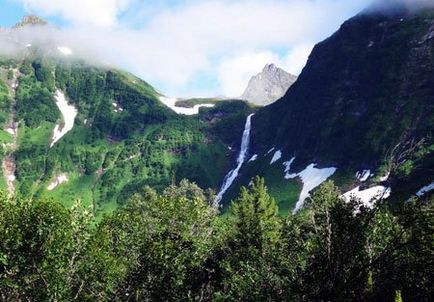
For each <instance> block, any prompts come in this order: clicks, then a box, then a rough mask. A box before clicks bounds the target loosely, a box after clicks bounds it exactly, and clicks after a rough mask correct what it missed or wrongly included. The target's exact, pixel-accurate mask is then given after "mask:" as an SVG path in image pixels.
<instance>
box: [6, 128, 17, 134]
mask: <svg viewBox="0 0 434 302" xmlns="http://www.w3.org/2000/svg"><path fill="white" fill-rule="evenodd" d="M6 132H7V133H9V134H10V135H15V130H14V129H12V128H7V129H6Z"/></svg>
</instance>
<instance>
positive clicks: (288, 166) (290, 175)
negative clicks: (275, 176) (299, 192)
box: [283, 157, 297, 179]
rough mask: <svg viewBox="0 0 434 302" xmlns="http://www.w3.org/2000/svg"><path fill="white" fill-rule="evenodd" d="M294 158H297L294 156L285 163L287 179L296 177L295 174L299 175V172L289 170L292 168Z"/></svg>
mask: <svg viewBox="0 0 434 302" xmlns="http://www.w3.org/2000/svg"><path fill="white" fill-rule="evenodd" d="M294 160H295V157H293V158H291V159H290V160H289V161H286V162H284V163H283V166H284V167H285V171H284V172H285V179H291V178H294V177H296V176H294V175H297V174H289V171H290V170H291V165H292V163H293V162H294Z"/></svg>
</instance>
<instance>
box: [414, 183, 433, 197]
mask: <svg viewBox="0 0 434 302" xmlns="http://www.w3.org/2000/svg"><path fill="white" fill-rule="evenodd" d="M432 190H434V182H433V183H431V184H429V185H427V186H425V187H423V188H421V189H420V190H419V191H417V193H416V195H417V197H422V196H423V195H425V194H426V193H428V192H430V191H432Z"/></svg>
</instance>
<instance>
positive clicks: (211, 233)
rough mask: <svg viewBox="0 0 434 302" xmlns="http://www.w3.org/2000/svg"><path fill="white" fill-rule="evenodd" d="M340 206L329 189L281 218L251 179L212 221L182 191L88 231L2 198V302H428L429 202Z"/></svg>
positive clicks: (191, 194)
mask: <svg viewBox="0 0 434 302" xmlns="http://www.w3.org/2000/svg"><path fill="white" fill-rule="evenodd" d="M339 196H340V192H339V191H338V189H337V188H336V187H335V186H334V185H333V183H331V182H326V183H324V184H323V185H322V186H321V187H320V188H319V190H317V191H316V192H315V193H314V194H313V196H312V198H311V200H309V202H308V203H307V204H306V206H305V208H304V209H303V210H302V211H301V212H299V213H298V214H297V215H295V216H291V215H289V216H286V217H282V216H279V215H277V213H278V207H277V205H276V203H275V201H274V199H273V198H271V197H270V196H269V194H268V193H267V189H266V187H265V184H264V180H263V179H261V178H255V179H254V180H253V184H252V186H251V188H250V189H246V188H242V189H241V193H240V195H239V196H238V197H237V199H236V200H235V201H234V203H233V204H232V205H231V208H230V214H229V215H225V216H219V215H218V210H217V208H215V207H214V206H212V201H213V195H212V194H211V193H209V192H205V191H203V190H201V189H200V188H199V187H198V186H196V185H195V184H192V183H190V182H188V181H182V182H181V183H180V184H179V185H178V186H175V185H171V186H169V187H167V188H166V189H164V190H163V191H162V193H161V194H158V193H157V192H155V191H154V190H152V189H150V188H149V187H145V188H143V189H142V190H140V192H139V193H137V194H135V195H134V196H133V197H131V198H130V199H129V201H128V202H126V203H125V206H124V207H122V208H118V209H117V210H115V211H114V212H113V213H112V214H108V215H105V216H104V217H103V218H102V219H101V220H100V221H99V223H97V224H94V219H93V217H92V212H91V211H89V210H87V209H86V208H85V207H83V205H82V204H81V203H76V204H74V205H73V206H72V207H71V208H70V209H67V208H65V207H63V206H61V205H60V204H59V203H58V202H55V201H52V200H49V199H48V200H47V199H45V198H43V199H39V200H29V199H20V198H18V199H17V198H12V199H11V198H8V197H6V195H5V194H4V193H0V238H2V240H1V241H0V295H1V299H2V301H74V300H77V301H354V300H361V301H393V300H395V301H430V298H431V297H432V295H433V294H434V288H433V284H432V282H431V281H432V279H433V277H434V276H433V272H434V270H433V269H434V263H433V259H432V254H433V252H434V250H433V245H432V240H433V237H432V233H433V229H432V227H433V225H432V222H433V219H434V216H433V213H434V212H433V210H434V208H433V206H434V200H433V198H432V197H431V199H430V200H428V199H427V200H426V201H425V202H420V201H418V202H417V201H412V202H407V203H403V204H400V205H399V206H397V207H395V208H393V209H390V208H388V207H387V206H386V205H385V204H381V203H380V204H379V205H378V207H376V208H375V209H367V208H364V207H363V206H362V207H360V204H359V202H358V201H357V200H352V201H351V202H350V203H345V202H344V201H343V200H342V199H341V198H340V197H339ZM356 208H357V209H359V210H358V211H357V212H355V209H356Z"/></svg>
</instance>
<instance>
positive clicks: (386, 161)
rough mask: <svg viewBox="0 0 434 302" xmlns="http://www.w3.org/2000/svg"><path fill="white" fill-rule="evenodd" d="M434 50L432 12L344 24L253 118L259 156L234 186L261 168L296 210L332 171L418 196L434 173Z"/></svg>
mask: <svg viewBox="0 0 434 302" xmlns="http://www.w3.org/2000/svg"><path fill="white" fill-rule="evenodd" d="M433 57H434V10H423V11H418V12H417V13H414V12H413V13H410V12H408V11H406V10H404V9H399V10H398V9H396V10H395V11H394V12H393V13H382V12H379V11H376V12H372V11H370V12H369V13H368V12H365V13H361V14H360V15H358V16H356V17H354V18H352V19H351V20H349V21H347V22H345V23H344V24H343V25H342V27H341V28H340V29H339V31H338V32H336V33H335V34H334V35H333V36H331V37H330V38H329V39H327V40H325V41H323V42H321V43H319V44H318V45H317V46H316V47H315V49H314V50H313V52H312V54H311V55H310V58H309V61H308V63H307V65H306V67H305V68H304V70H303V72H302V73H301V75H300V76H299V78H298V80H297V82H296V83H295V84H294V85H293V86H292V87H291V88H290V89H289V90H288V92H287V93H286V95H285V96H284V97H283V98H282V99H280V100H279V101H277V102H275V103H274V104H271V105H270V106H268V107H265V108H263V109H261V110H260V111H259V112H258V113H257V114H256V115H255V116H254V117H253V119H252V135H251V136H252V139H251V146H250V150H251V151H250V155H251V156H252V155H254V154H255V155H256V156H255V158H254V159H255V160H252V161H250V162H247V163H245V165H244V167H243V169H242V170H241V177H240V178H239V179H238V181H237V183H236V184H235V185H234V188H233V191H236V190H237V188H238V187H239V186H240V185H241V184H243V185H246V184H248V179H249V178H250V177H251V176H252V175H255V174H260V175H264V176H265V177H266V180H268V185H269V186H270V187H271V191H272V193H273V190H275V191H276V192H275V197H277V199H278V201H279V202H281V203H283V204H286V205H288V207H289V208H292V207H293V206H294V202H295V201H296V200H297V199H298V196H299V194H300V190H302V191H303V192H304V193H303V194H305V193H306V192H305V191H306V187H308V188H309V189H313V188H314V187H315V186H313V185H312V184H316V183H318V182H321V181H324V180H325V179H327V178H331V179H333V180H335V181H336V182H337V183H338V185H340V186H342V187H343V189H344V190H350V189H353V188H355V187H358V186H361V187H359V188H356V190H355V192H358V191H363V190H364V189H366V188H371V187H374V188H378V189H379V190H378V192H381V193H382V194H385V195H386V196H387V195H389V193H390V189H389V187H391V191H392V199H393V198H400V199H404V200H405V199H408V198H409V197H411V196H414V194H415V193H416V192H418V190H420V189H421V188H422V187H424V186H427V185H429V184H431V183H432V182H433V181H434V175H433V169H434V161H433V157H434V156H433V151H434V145H433V140H432V135H433V130H434V61H433ZM272 148H274V149H272ZM334 168H336V170H333V173H331V174H330V173H327V171H332V170H327V169H334ZM357 172H358V173H357ZM356 173H357V175H356ZM329 174H330V175H329ZM284 176H285V177H284ZM366 192H368V191H364V193H366ZM359 195H363V194H359ZM371 195H372V194H371ZM230 196H231V194H230V193H228V196H227V198H229V197H230Z"/></svg>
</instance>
